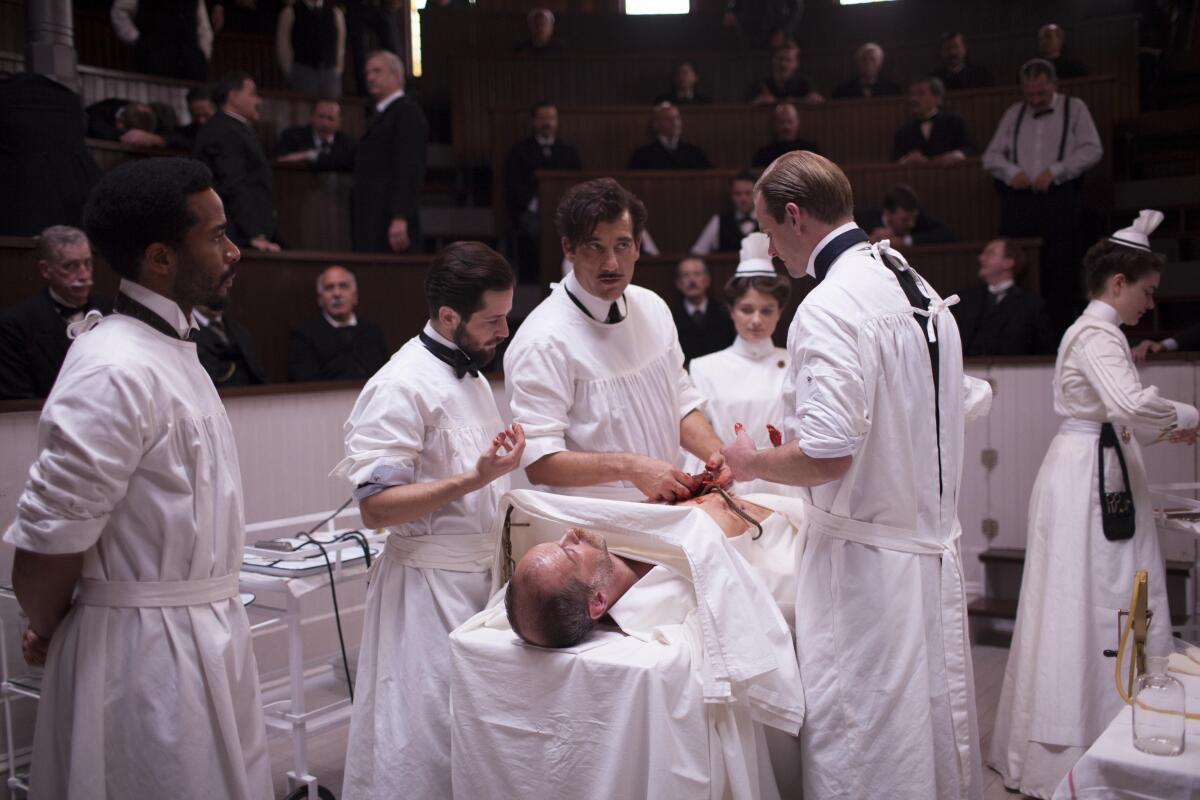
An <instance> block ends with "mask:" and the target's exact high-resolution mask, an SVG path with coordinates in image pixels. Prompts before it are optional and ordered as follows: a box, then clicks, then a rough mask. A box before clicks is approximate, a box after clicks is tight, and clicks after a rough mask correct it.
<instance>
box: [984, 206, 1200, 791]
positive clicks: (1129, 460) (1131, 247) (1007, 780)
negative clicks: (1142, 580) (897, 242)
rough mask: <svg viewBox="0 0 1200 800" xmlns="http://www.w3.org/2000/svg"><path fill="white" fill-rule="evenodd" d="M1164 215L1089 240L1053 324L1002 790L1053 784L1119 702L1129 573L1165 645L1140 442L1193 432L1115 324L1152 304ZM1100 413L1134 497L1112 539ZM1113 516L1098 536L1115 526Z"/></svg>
mask: <svg viewBox="0 0 1200 800" xmlns="http://www.w3.org/2000/svg"><path fill="white" fill-rule="evenodd" d="M1161 220H1162V214H1161V213H1159V212H1158V211H1142V212H1141V215H1140V216H1139V217H1138V219H1137V220H1136V221H1135V222H1134V224H1133V225H1132V226H1131V227H1129V228H1125V229H1123V230H1120V231H1117V232H1116V233H1115V234H1113V235H1112V236H1111V237H1109V238H1107V239H1102V240H1101V241H1100V242H1098V243H1096V244H1095V245H1093V247H1092V248H1091V249H1090V250H1089V251H1088V253H1087V256H1086V257H1085V258H1084V269H1085V272H1086V275H1087V283H1088V292H1089V294H1090V295H1091V297H1092V301H1091V303H1090V304H1089V305H1088V307H1087V308H1086V309H1085V310H1084V312H1083V314H1082V315H1081V316H1080V317H1079V319H1078V320H1076V322H1075V324H1073V325H1072V326H1071V327H1070V328H1068V329H1067V332H1066V334H1065V335H1064V336H1063V339H1062V343H1061V344H1060V345H1059V348H1058V361H1057V363H1056V364H1055V368H1054V410H1055V411H1056V412H1057V413H1058V414H1060V415H1061V416H1063V417H1065V419H1064V421H1063V423H1062V426H1061V427H1060V428H1059V432H1058V435H1057V436H1055V437H1054V439H1053V441H1051V443H1050V450H1049V452H1047V453H1046V458H1045V460H1044V461H1043V462H1042V468H1041V470H1040V471H1039V472H1038V476H1037V480H1036V482H1035V483H1034V485H1033V495H1032V497H1031V498H1030V501H1029V526H1028V550H1027V552H1026V555H1025V572H1024V575H1023V577H1022V580H1021V597H1020V601H1019V604H1018V606H1017V624H1016V629H1015V630H1014V632H1013V644H1012V650H1011V651H1010V653H1009V656H1008V667H1007V668H1006V670H1005V673H1004V684H1003V688H1002V690H1001V695H1000V706H999V708H998V710H997V714H996V728H995V732H994V733H993V737H992V745H991V752H990V753H989V755H988V763H989V764H991V765H992V766H993V767H994V768H995V769H996V770H997V771H999V772H1000V774H1001V776H1003V778H1004V784H1005V785H1006V786H1008V787H1009V788H1010V789H1013V790H1016V789H1019V790H1020V791H1021V792H1024V793H1025V794H1028V795H1032V796H1034V797H1043V798H1048V797H1050V796H1051V795H1052V794H1053V793H1054V790H1055V787H1056V786H1058V784H1059V782H1060V781H1061V780H1062V778H1063V777H1064V776H1065V775H1066V774H1067V773H1068V772H1069V771H1070V769H1071V767H1072V766H1073V765H1074V763H1075V762H1076V761H1077V760H1078V759H1079V757H1080V756H1081V755H1083V753H1084V751H1085V750H1087V748H1088V747H1089V746H1091V744H1092V743H1093V742H1094V741H1095V740H1096V738H1097V737H1098V736H1099V735H1100V734H1101V732H1103V731H1104V729H1105V728H1106V727H1107V726H1108V724H1109V722H1111V721H1112V718H1113V717H1115V716H1116V715H1117V712H1118V711H1120V709H1121V707H1122V705H1123V701H1122V700H1121V698H1120V696H1119V695H1118V694H1117V690H1116V687H1115V686H1114V685H1113V661H1112V659H1111V658H1105V657H1104V655H1103V651H1104V650H1105V649H1109V648H1113V647H1115V646H1116V633H1115V631H1116V619H1117V610H1118V609H1120V608H1125V607H1127V606H1128V605H1129V592H1130V590H1131V587H1132V584H1133V576H1134V574H1135V573H1136V572H1137V570H1139V569H1145V570H1147V571H1148V572H1149V591H1150V596H1149V601H1150V602H1149V607H1150V609H1151V610H1152V611H1153V612H1154V618H1153V621H1152V622H1151V624H1150V628H1149V631H1148V640H1147V643H1146V648H1147V653H1148V654H1149V655H1167V654H1168V653H1169V652H1170V649H1171V624H1170V615H1169V613H1168V609H1167V595H1166V584H1165V574H1164V567H1163V556H1162V553H1161V551H1160V550H1159V546H1158V533H1157V530H1156V528H1155V524H1154V511H1153V506H1152V503H1151V499H1150V495H1149V490H1148V488H1147V482H1146V470H1145V467H1144V466H1143V462H1142V451H1141V444H1140V443H1139V442H1144V443H1152V442H1155V441H1158V440H1159V439H1160V438H1165V439H1172V440H1175V441H1186V442H1194V441H1195V438H1196V424H1197V420H1198V418H1200V417H1198V415H1197V411H1196V409H1195V408H1194V407H1192V406H1190V405H1187V404H1185V403H1178V402H1175V401H1173V400H1167V399H1166V398H1163V397H1160V396H1159V394H1158V390H1157V389H1155V388H1154V387H1153V386H1143V385H1142V382H1141V380H1140V379H1139V377H1138V373H1137V369H1136V368H1135V367H1134V364H1133V359H1132V357H1131V355H1130V350H1129V344H1128V342H1127V340H1126V338H1125V334H1124V333H1123V332H1122V331H1121V328H1120V326H1121V325H1133V324H1135V323H1136V322H1137V321H1138V318H1139V317H1141V316H1142V314H1144V313H1145V312H1146V311H1149V310H1150V309H1152V308H1153V307H1154V290H1155V287H1157V286H1158V282H1159V269H1160V265H1161V259H1160V258H1159V257H1158V256H1156V255H1154V254H1153V253H1152V252H1151V251H1150V246H1149V235H1150V233H1151V232H1152V231H1153V230H1154V228H1155V227H1157V226H1158V223H1159V222H1160V221H1161ZM1105 424H1109V425H1111V426H1112V432H1113V433H1114V434H1115V437H1114V439H1113V441H1115V442H1116V443H1117V446H1118V447H1120V448H1121V450H1123V451H1124V457H1125V464H1126V467H1127V470H1126V471H1127V472H1128V480H1129V486H1128V488H1129V490H1130V491H1131V493H1132V496H1133V508H1134V522H1135V524H1134V525H1133V530H1132V535H1131V536H1130V537H1129V538H1124V539H1117V538H1114V539H1111V540H1110V539H1109V538H1108V536H1106V535H1105V523H1104V519H1103V517H1102V515H1101V508H1100V502H1099V492H1100V486H1099V463H1098V459H1099V455H1098V452H1099V440H1100V432H1101V426H1102V425H1105ZM1104 468H1105V491H1106V492H1113V491H1120V490H1122V489H1123V488H1124V485H1123V481H1124V477H1123V475H1122V471H1121V468H1120V463H1119V461H1118V459H1117V457H1116V453H1115V451H1114V450H1113V449H1112V448H1109V447H1106V448H1105V464H1104ZM1113 530H1114V529H1113V527H1110V530H1109V535H1113Z"/></svg>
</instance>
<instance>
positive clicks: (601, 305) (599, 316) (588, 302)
mask: <svg viewBox="0 0 1200 800" xmlns="http://www.w3.org/2000/svg"><path fill="white" fill-rule="evenodd" d="M563 286H564V287H565V288H566V290H567V291H569V292H570V293H571V294H573V295H575V299H576V300H578V301H579V302H581V303H583V307H584V308H586V309H587V310H588V313H589V314H591V315H592V319H595V320H598V321H599V322H604V321H605V320H606V319H608V309H609V308H610V307H611V306H612V303H613V301H611V300H601V299H600V298H599V297H596V295H594V294H592V293H591V292H589V291H588V290H587V289H584V288H583V286H582V284H580V283H579V278H576V277H575V270H571V271H570V272H568V273H567V276H566V277H565V278H563ZM617 303H618V306H617V308H618V309H621V316H622V317H626V316H628V315H629V303H628V302H626V301H625V295H624V293H622V294H621V297H620V298H619V299H618V300H617Z"/></svg>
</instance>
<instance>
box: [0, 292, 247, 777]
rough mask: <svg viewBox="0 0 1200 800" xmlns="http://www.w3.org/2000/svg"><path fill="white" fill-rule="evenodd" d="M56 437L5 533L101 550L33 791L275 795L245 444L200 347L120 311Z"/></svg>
mask: <svg viewBox="0 0 1200 800" xmlns="http://www.w3.org/2000/svg"><path fill="white" fill-rule="evenodd" d="M163 300H164V302H166V301H165V298H164V299H163ZM39 450H40V454H39V457H38V460H37V461H36V462H35V464H34V466H33V467H32V469H31V470H30V476H31V477H30V481H29V484H28V485H27V487H26V490H25V493H24V494H23V495H22V497H21V500H20V502H19V504H18V506H19V507H18V516H17V519H16V520H15V521H14V523H13V525H12V527H11V528H9V530H8V532H7V533H6V534H5V540H6V541H7V542H9V543H10V544H13V545H15V546H17V547H20V548H23V549H26V550H31V551H35V552H41V553H48V554H53V553H71V552H82V553H83V554H84V565H83V572H82V579H81V582H80V588H79V594H78V598H77V602H76V604H75V606H74V607H73V608H72V609H71V611H70V613H68V615H67V616H66V618H65V619H64V620H63V621H62V623H61V624H60V625H59V627H58V629H57V630H56V631H55V632H54V636H53V638H52V639H51V643H50V652H49V657H48V659H47V662H46V671H45V674H44V677H43V681H42V699H41V702H40V704H39V706H38V721H37V727H36V731H35V733H34V746H33V751H34V752H33V764H32V766H31V770H30V797H31V798H33V800H40V799H41V798H45V799H46V800H60V798H101V800H103V798H108V800H125V798H143V797H145V798H150V797H170V798H185V799H186V798H195V800H207V799H208V798H212V797H218V796H219V797H222V798H233V799H234V800H266V799H267V798H270V797H271V769H270V761H269V758H268V754H267V745H266V728H265V726H264V724H263V717H262V701H261V699H260V695H259V687H258V671H257V666H256V663H255V660H254V651H253V648H252V644H251V639H250V626H249V623H248V621H247V619H246V613H245V611H244V610H243V608H242V604H241V602H240V601H239V600H238V598H237V571H238V567H239V565H240V564H241V557H242V544H243V536H244V534H243V518H242V499H241V478H240V473H239V469H238V458H237V448H236V444H235V442H234V438H233V430H232V428H231V427H230V424H229V419H228V418H227V417H226V415H225V411H224V408H223V407H222V405H221V400H220V398H219V397H218V396H217V393H216V390H215V389H214V388H213V385H212V381H211V380H210V379H209V377H208V375H207V374H206V373H205V372H204V370H203V368H202V367H201V366H200V363H199V362H198V361H197V360H196V346H195V345H194V344H192V343H190V342H186V341H181V340H177V339H172V338H168V337H167V336H165V335H163V334H160V333H158V332H156V331H154V330H152V329H151V328H150V327H149V326H147V325H145V324H143V323H142V322H139V321H136V320H134V319H131V318H129V317H124V316H121V315H114V316H111V317H106V318H105V319H104V320H103V321H101V322H100V323H99V324H98V325H97V326H96V328H95V329H94V330H92V331H89V332H87V333H86V334H84V335H82V336H80V338H78V339H77V340H76V341H75V342H74V343H73V344H72V346H71V349H70V350H69V351H68V355H67V359H66V362H65V363H64V365H63V370H62V372H61V373H60V375H59V379H58V382H57V383H56V384H55V387H54V390H53V391H52V392H51V394H50V397H49V398H48V399H47V401H46V405H45V407H44V408H43V411H42V418H41V420H40V422H39Z"/></svg>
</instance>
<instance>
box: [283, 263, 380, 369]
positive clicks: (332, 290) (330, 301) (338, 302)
mask: <svg viewBox="0 0 1200 800" xmlns="http://www.w3.org/2000/svg"><path fill="white" fill-rule="evenodd" d="M317 306H318V307H319V308H320V309H321V316H319V317H313V318H312V319H309V320H307V321H306V322H304V323H301V324H300V325H299V326H298V327H297V328H296V329H295V330H293V331H292V334H291V336H290V337H289V339H288V378H289V379H290V380H293V381H349V380H363V379H365V378H369V377H371V376H372V375H374V374H375V373H376V372H377V371H378V370H379V368H380V367H382V366H383V365H384V363H385V362H386V361H387V360H388V355H389V351H388V347H387V343H386V342H385V341H384V338H383V331H381V330H380V329H379V326H378V325H376V324H375V323H373V322H368V321H367V320H363V319H359V318H358V315H357V314H355V313H354V309H355V308H356V307H357V306H358V281H357V280H356V279H355V278H354V273H353V272H351V271H350V270H348V269H346V268H345V267H340V266H337V265H336V264H335V265H334V266H332V267H330V268H329V269H327V270H325V271H324V272H322V273H321V274H320V276H319V277H318V278H317Z"/></svg>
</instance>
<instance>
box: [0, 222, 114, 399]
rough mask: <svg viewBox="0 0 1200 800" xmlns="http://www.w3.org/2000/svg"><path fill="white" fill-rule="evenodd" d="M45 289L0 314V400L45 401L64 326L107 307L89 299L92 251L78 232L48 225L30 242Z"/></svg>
mask: <svg viewBox="0 0 1200 800" xmlns="http://www.w3.org/2000/svg"><path fill="white" fill-rule="evenodd" d="M34 255H35V257H36V258H37V267H38V271H39V272H40V273H41V275H42V278H43V279H45V281H46V288H45V289H43V290H42V291H40V292H38V293H37V294H35V295H34V296H33V297H30V298H29V299H28V300H25V301H24V302H22V303H20V304H18V305H15V306H13V307H12V308H9V309H7V310H6V311H5V312H4V313H3V314H0V400H3V399H16V398H27V397H45V396H46V395H48V394H50V387H52V386H53V385H54V379H55V378H57V377H58V370H59V368H60V367H61V366H62V363H63V359H64V358H66V357H67V347H69V346H70V344H71V340H70V339H69V338H68V337H67V326H68V325H69V324H71V323H72V322H75V321H78V320H80V319H83V317H84V315H86V314H87V313H88V312H89V311H91V310H93V309H95V310H98V311H100V312H101V313H104V314H108V313H110V312H111V311H112V303H111V301H109V300H108V299H107V298H102V297H96V296H95V295H94V294H92V248H91V245H89V244H88V239H87V236H86V235H84V232H83V231H81V230H79V229H78V228H72V227H69V226H67V225H52V226H51V227H49V228H46V230H44V231H42V232H41V234H39V235H38V236H37V237H36V238H35V239H34Z"/></svg>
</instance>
